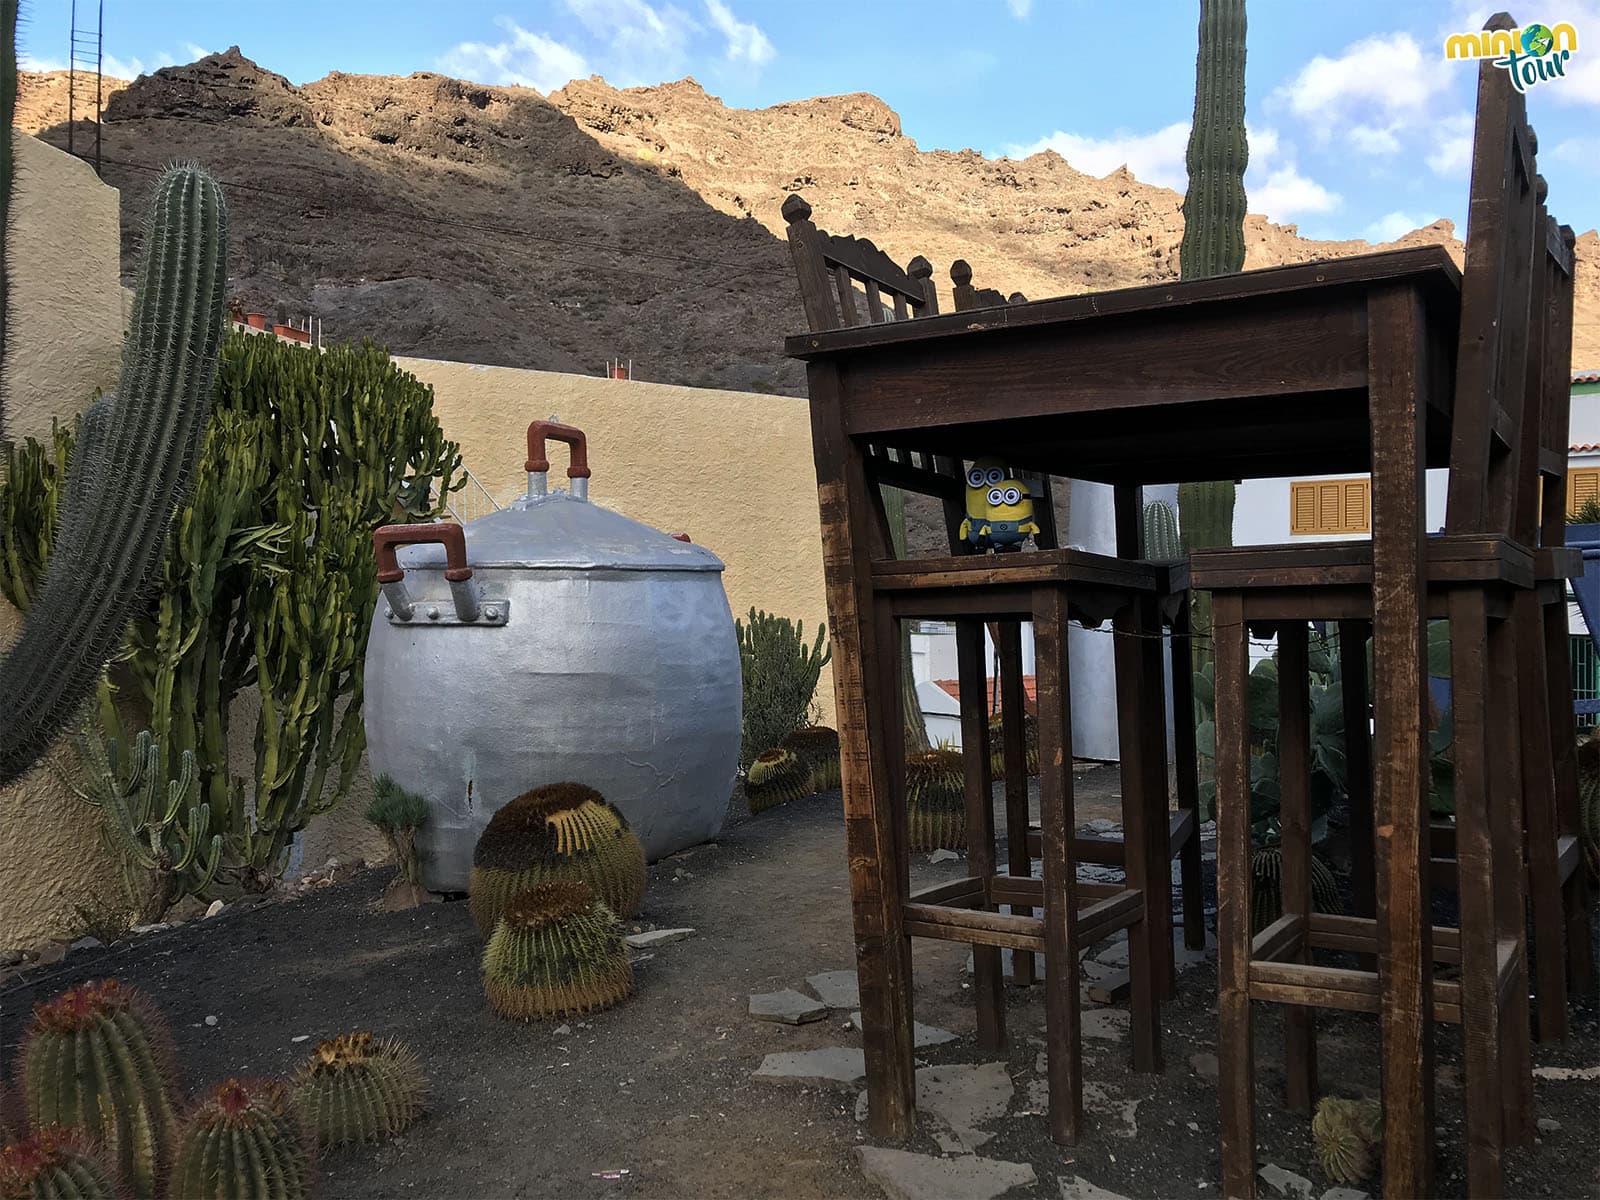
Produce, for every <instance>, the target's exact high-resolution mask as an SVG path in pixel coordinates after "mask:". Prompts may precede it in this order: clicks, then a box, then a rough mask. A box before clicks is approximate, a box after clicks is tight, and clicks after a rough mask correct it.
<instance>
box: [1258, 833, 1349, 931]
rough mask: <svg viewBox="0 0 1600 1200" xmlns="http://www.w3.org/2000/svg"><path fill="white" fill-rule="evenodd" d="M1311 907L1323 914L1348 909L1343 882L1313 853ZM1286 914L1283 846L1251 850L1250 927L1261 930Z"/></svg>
mask: <svg viewBox="0 0 1600 1200" xmlns="http://www.w3.org/2000/svg"><path fill="white" fill-rule="evenodd" d="M1311 907H1312V908H1313V909H1315V910H1316V911H1317V912H1320V913H1338V912H1343V911H1344V901H1343V900H1342V899H1341V898H1340V896H1339V881H1338V880H1337V879H1336V878H1335V877H1334V874H1333V871H1332V869H1330V868H1329V866H1328V864H1327V863H1325V862H1323V861H1322V860H1321V859H1320V858H1318V857H1317V856H1316V855H1315V854H1313V855H1312V856H1311ZM1282 915H1283V847H1282V846H1261V847H1258V848H1257V849H1255V850H1253V851H1251V852H1250V928H1251V930H1252V932H1255V933H1260V932H1261V931H1262V930H1263V929H1265V928H1266V927H1267V926H1268V925H1271V924H1272V923H1273V922H1274V921H1276V920H1277V919H1278V918H1279V917H1281V916H1282Z"/></svg>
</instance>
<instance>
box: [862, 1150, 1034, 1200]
mask: <svg viewBox="0 0 1600 1200" xmlns="http://www.w3.org/2000/svg"><path fill="white" fill-rule="evenodd" d="M856 1157H857V1159H858V1160H859V1161H860V1163H861V1173H862V1174H863V1175H865V1176H866V1177H867V1178H868V1179H870V1180H871V1181H872V1182H873V1183H875V1184H877V1185H878V1187H879V1188H880V1189H882V1191H883V1194H884V1195H885V1196H886V1197H888V1200H952V1198H953V1197H958V1196H959V1197H961V1200H995V1197H998V1196H1002V1195H1004V1194H1005V1193H1006V1192H1009V1191H1010V1190H1011V1189H1012V1188H1020V1187H1032V1186H1033V1185H1034V1184H1036V1183H1037V1182H1038V1178H1039V1177H1038V1176H1037V1175H1036V1174H1035V1173H1034V1170H1033V1167H1032V1166H1031V1165H1030V1164H1028V1163H1015V1162H1005V1161H1003V1160H1001V1159H993V1158H976V1157H973V1156H971V1155H965V1156H963V1157H961V1158H935V1157H934V1156H933V1155H931V1154H913V1153H911V1152H910V1151H908V1150H891V1149H889V1148H887V1147H884V1146H857V1147H856Z"/></svg>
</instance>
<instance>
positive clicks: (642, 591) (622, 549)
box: [365, 422, 741, 892]
mask: <svg viewBox="0 0 1600 1200" xmlns="http://www.w3.org/2000/svg"><path fill="white" fill-rule="evenodd" d="M546 436H549V437H552V438H557V439H559V440H564V441H569V442H571V443H572V444H573V456H572V466H571V468H570V469H569V472H568V475H569V479H571V491H569V492H562V491H554V492H552V491H549V490H548V489H547V483H546V481H547V478H548V470H549V461H548V459H547V458H546V457H545V455H544V438H545V437H546ZM528 440H529V452H528V494H527V495H526V496H524V497H522V498H521V499H520V500H517V501H515V502H513V503H512V505H511V507H509V508H507V509H504V510H501V511H499V512H495V513H492V514H490V515H489V516H486V517H482V518H480V519H479V520H476V521H472V522H470V523H469V524H467V525H465V526H455V525H448V524H439V525H434V526H407V527H399V526H393V527H389V530H380V531H379V534H378V536H377V537H376V538H375V539H374V542H375V544H376V543H380V542H381V541H382V540H384V539H385V538H386V537H387V538H388V540H389V541H390V542H392V543H398V544H400V545H403V546H404V548H402V549H399V550H398V555H397V566H396V562H395V561H391V562H390V563H389V567H390V569H389V570H387V571H383V570H380V574H379V578H380V581H382V582H383V589H384V595H383V598H382V599H380V600H379V603H378V608H377V612H376V613H375V614H374V618H373V624H372V636H371V640H370V642H369V644H368V649H367V660H366V705H365V716H366V726H367V749H368V754H369V756H370V759H371V764H372V771H373V774H374V775H378V774H384V773H387V774H388V775H390V776H392V777H393V778H394V779H395V780H396V782H398V783H399V784H401V785H402V786H404V787H406V788H409V789H411V790H414V791H416V792H418V793H420V794H421V795H422V796H424V797H425V798H426V799H427V801H428V803H429V806H430V813H429V818H428V821H427V823H426V825H424V827H423V828H422V830H421V833H420V836H419V837H418V849H419V850H420V851H421V852H422V855H423V859H422V872H423V883H424V884H425V886H427V887H428V888H429V889H430V890H432V891H443V892H460V891H465V890H466V888H467V880H468V876H469V874H470V871H471V867H472V850H473V847H474V845H475V844H476V843H477V840H478V835H479V834H480V833H481V832H482V830H483V827H484V826H485V825H486V824H487V823H488V821H489V818H490V816H491V815H493V813H494V812H495V810H496V809H498V808H499V807H500V806H501V805H503V804H505V803H506V802H507V801H509V800H511V799H513V798H514V797H516V796H517V795H519V794H521V793H522V792H525V791H527V790H528V789H529V788H533V787H537V786H539V785H540V784H545V783H556V782H560V781H567V780H570V781H574V782H578V783H585V784H588V785H589V786H591V787H594V788H596V789H598V790H599V791H600V792H601V794H603V795H604V796H605V797H606V798H607V799H608V800H610V801H611V802H612V803H614V804H615V805H616V806H617V807H618V808H619V809H621V810H622V812H623V813H624V814H625V815H626V816H627V818H628V821H629V822H630V824H632V826H633V828H634V829H635V830H636V831H637V832H638V834H639V837H640V839H641V840H642V841H643V843H644V848H645V853H646V855H647V856H648V857H649V858H651V859H652V860H653V859H656V858H659V857H661V856H662V855H665V854H670V853H672V852H673V851H675V850H679V849H682V848H683V847H685V846H690V845H694V844H696V843H698V842H703V841H705V840H707V839H709V838H712V837H715V836H716V834H717V832H718V831H719V830H720V829H721V827H722V820H723V816H724V814H725V812H726V810H727V805H728V798H729V795H730V794H731V792H732V789H733V783H734V778H735V774H736V771H737V767H738V758H739V731H740V706H741V692H740V677H739V649H738V642H737V638H736V635H735V633H734V626H733V617H732V614H731V613H730V612H729V610H728V599H727V596H726V594H725V593H724V592H723V590H722V575H721V572H722V569H723V565H722V562H721V560H720V559H718V558H717V556H716V555H715V554H713V553H711V551H709V550H707V549H705V548H704V547H703V546H696V545H692V544H690V543H688V542H687V541H683V540H678V539H677V538H675V537H672V536H669V535H668V534H665V533H662V532H660V531H659V530H655V529H651V528H650V527H649V526H647V525H642V524H640V523H639V522H637V521H632V520H629V519H628V518H627V517H624V516H622V515H621V514H619V513H615V512H612V511H610V510H608V509H605V508H601V507H599V506H598V505H595V504H591V503H590V502H589V500H588V487H587V485H588V474H589V472H588V465H587V447H586V446H585V444H584V441H583V435H582V434H581V433H579V432H578V431H577V430H573V429H571V428H570V427H567V426H557V425H553V424H551V423H549V422H535V423H534V425H533V427H531V428H530V429H529V439H528ZM535 468H538V469H535ZM407 529H409V530H412V531H417V532H414V533H412V534H406V533H404V532H401V533H398V534H391V533H390V531H392V530H402V531H403V530H407ZM455 529H460V530H462V534H461V535H455V534H453V532H452V531H453V530H455ZM463 535H464V536H463ZM452 537H453V538H455V539H456V540H457V541H458V543H464V554H462V546H461V545H460V544H458V545H457V546H456V547H455V548H454V550H453V551H452V552H451V553H450V555H449V557H452V558H457V560H458V561H457V562H456V563H455V564H452V565H453V566H454V567H455V569H452V570H448V574H449V575H450V576H451V577H453V578H450V579H447V578H446V575H447V551H446V546H445V545H441V544H437V542H438V540H439V539H440V538H446V539H449V538H452ZM421 539H427V540H430V541H433V542H435V543H436V544H416V545H406V544H405V543H407V542H412V541H417V540H421ZM389 554H390V557H391V559H394V557H395V552H394V551H393V550H391V551H390V552H389ZM461 557H464V559H465V562H466V565H467V568H469V569H467V570H465V572H463V569H462V568H461V566H460V562H459V559H460V558H461ZM379 564H380V567H383V566H384V564H385V554H384V552H383V550H382V549H381V547H380V550H379ZM398 573H403V578H401V579H398V580H396V579H394V578H393V576H394V575H396V574H398ZM463 574H465V575H466V576H470V578H462V577H461V576H463Z"/></svg>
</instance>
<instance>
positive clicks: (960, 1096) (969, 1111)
mask: <svg viewBox="0 0 1600 1200" xmlns="http://www.w3.org/2000/svg"><path fill="white" fill-rule="evenodd" d="M1013 1090H1014V1089H1013V1087H1012V1084H1011V1075H1010V1073H1009V1072H1007V1071H1006V1068H1005V1064H1004V1063H997V1062H996V1063H979V1064H977V1065H973V1064H969V1063H956V1064H953V1065H950V1066H941V1067H923V1068H922V1069H921V1070H919V1071H918V1072H917V1109H918V1111H919V1112H925V1113H928V1114H930V1115H931V1116H934V1117H936V1118H938V1119H939V1120H940V1121H942V1122H943V1123H944V1124H945V1125H946V1126H948V1127H949V1132H950V1135H951V1137H952V1138H954V1139H955V1142H956V1146H955V1147H954V1148H956V1149H960V1150H966V1151H969V1152H970V1151H974V1150H976V1149H978V1147H980V1146H982V1145H983V1144H984V1143H985V1142H987V1141H988V1140H989V1139H990V1138H992V1137H993V1136H994V1134H993V1133H991V1132H989V1131H987V1130H983V1129H979V1128H978V1126H979V1125H981V1124H983V1123H984V1122H985V1121H992V1120H994V1119H996V1118H997V1117H1002V1116H1004V1115H1005V1111H1006V1109H1008V1108H1009V1107H1011V1096H1012V1093H1013Z"/></svg>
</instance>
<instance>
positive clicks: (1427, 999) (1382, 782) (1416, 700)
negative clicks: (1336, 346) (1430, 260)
mask: <svg viewBox="0 0 1600 1200" xmlns="http://www.w3.org/2000/svg"><path fill="white" fill-rule="evenodd" d="M1422 328H1423V319H1422V312H1421V299H1420V297H1419V296H1418V295H1417V294H1416V292H1415V291H1413V290H1411V289H1409V288H1404V287H1394V288H1386V289H1380V290H1376V291H1374V292H1372V293H1371V294H1370V296H1369V298H1368V302H1367V344H1368V349H1367V361H1368V363H1369V364H1371V365H1370V379H1369V383H1368V406H1369V416H1370V421H1371V427H1372V581H1373V587H1372V591H1373V619H1372V628H1373V659H1374V663H1375V670H1374V674H1375V676H1376V678H1375V679H1374V680H1373V688H1372V693H1373V709H1374V715H1375V724H1376V736H1375V738H1374V742H1373V759H1374V761H1375V762H1376V763H1378V764H1379V765H1378V769H1377V770H1376V771H1375V772H1374V776H1373V813H1374V822H1375V831H1374V832H1375V844H1376V848H1377V853H1376V880H1377V895H1378V910H1379V916H1378V922H1379V924H1378V975H1379V980H1380V986H1381V988H1382V1009H1381V1011H1380V1013H1379V1018H1378V1020H1379V1024H1380V1028H1381V1030H1382V1040H1383V1108H1384V1142H1383V1188H1384V1193H1385V1194H1386V1195H1392V1196H1430V1195H1432V1194H1433V989H1432V973H1433V962H1432V959H1433V947H1432V924H1431V921H1430V919H1429V914H1428V907H1427V905H1426V903H1425V900H1424V898H1425V895H1426V892H1425V881H1426V880H1427V878H1428V843H1427V824H1428V822H1427V793H1428V774H1427V755H1428V736H1427V735H1428V730H1427V721H1426V713H1427V711H1428V707H1427V687H1428V680H1427V670H1426V666H1427V645H1426V640H1425V633H1424V622H1423V619H1422V615H1423V613H1424V611H1425V608H1424V604H1425V600H1426V570H1425V563H1426V547H1425V539H1426V533H1425V523H1426V516H1427V505H1426V498H1425V494H1424V489H1423V484H1424V465H1425V464H1424V457H1423V424H1424V421H1425V420H1426V400H1425V397H1426V395H1427V387H1428V380H1427V365H1426V354H1425V348H1424V345H1423V341H1422V336H1421V332H1420V331H1421V330H1422ZM1457 729H1458V731H1459V726H1457Z"/></svg>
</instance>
